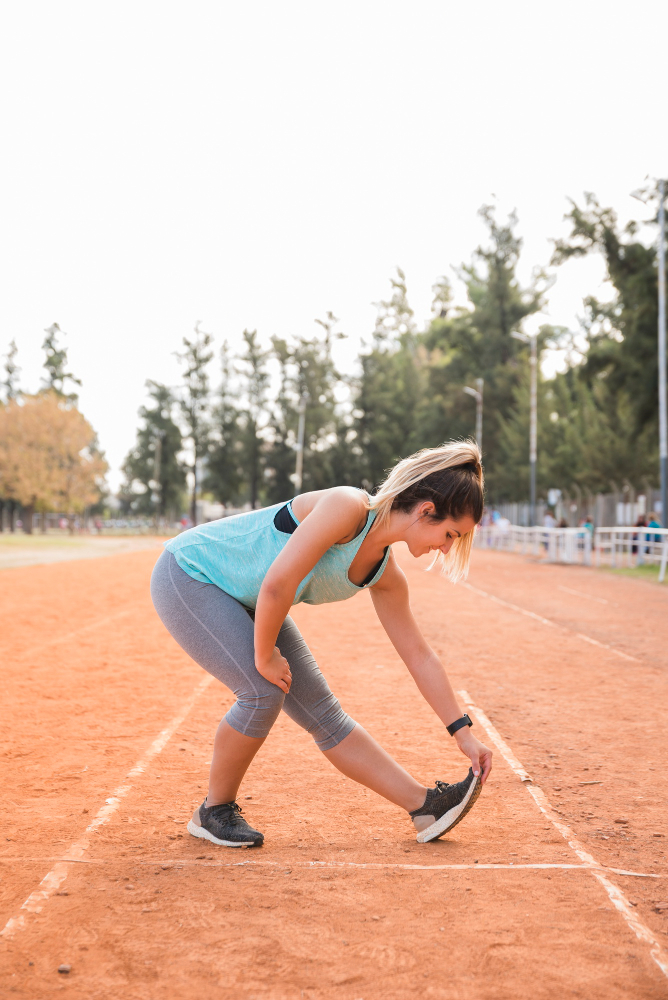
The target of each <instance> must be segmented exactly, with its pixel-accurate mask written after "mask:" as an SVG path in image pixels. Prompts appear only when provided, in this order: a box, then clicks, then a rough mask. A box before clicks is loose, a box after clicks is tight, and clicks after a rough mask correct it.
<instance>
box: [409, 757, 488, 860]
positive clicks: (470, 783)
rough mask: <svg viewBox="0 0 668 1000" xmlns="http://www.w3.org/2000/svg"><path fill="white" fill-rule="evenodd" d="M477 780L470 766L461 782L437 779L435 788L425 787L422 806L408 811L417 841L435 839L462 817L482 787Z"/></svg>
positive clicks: (455, 824)
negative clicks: (416, 833) (454, 782)
mask: <svg viewBox="0 0 668 1000" xmlns="http://www.w3.org/2000/svg"><path fill="white" fill-rule="evenodd" d="M480 779H481V775H478V777H477V778H476V776H475V775H474V773H473V768H472V767H470V768H469V773H468V774H467V776H466V777H465V778H464V780H463V781H458V782H457V783H456V784H455V785H448V784H447V783H446V782H445V781H437V782H436V787H435V788H428V789H427V797H426V799H425V800H424V805H423V806H421V807H420V808H419V809H414V810H413V812H412V813H410V817H411V819H412V820H413V823H414V824H415V828H416V830H418V831H419V832H418V835H417V842H418V844H427V843H428V842H429V841H430V840H437V839H438V838H439V837H442V836H443V834H444V833H447V832H448V830H452V828H453V826H457V824H458V823H459V822H460V820H462V819H464V817H465V816H466V814H467V812H468V811H469V809H470V808H471V806H472V805H473V803H474V802H475V800H476V799H477V798H478V796H479V795H480V791H481V789H482V783H481V780H480Z"/></svg>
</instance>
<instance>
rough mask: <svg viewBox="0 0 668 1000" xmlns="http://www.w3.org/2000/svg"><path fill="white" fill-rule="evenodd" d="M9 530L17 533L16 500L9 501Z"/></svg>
mask: <svg viewBox="0 0 668 1000" xmlns="http://www.w3.org/2000/svg"><path fill="white" fill-rule="evenodd" d="M9 530H10V531H11V532H12V534H13V533H14V532H15V531H16V500H10V501H9Z"/></svg>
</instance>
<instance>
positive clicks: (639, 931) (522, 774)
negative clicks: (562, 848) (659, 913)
mask: <svg viewBox="0 0 668 1000" xmlns="http://www.w3.org/2000/svg"><path fill="white" fill-rule="evenodd" d="M458 694H459V696H460V697H461V698H462V700H463V701H464V702H465V703H466V707H467V708H469V709H471V711H472V712H473V714H474V715H475V717H476V718H477V720H478V722H479V723H480V725H481V726H482V728H483V729H484V730H485V732H486V733H487V735H488V737H489V739H490V740H491V741H492V743H494V745H495V746H496V748H497V750H498V751H499V753H500V754H501V756H502V757H503V758H504V760H505V761H506V763H507V764H508V766H509V767H510V769H511V770H512V771H514V772H515V774H516V775H517V776H518V778H520V780H521V781H522V783H523V784H524V787H525V788H526V790H527V791H528V793H529V795H531V797H532V798H533V800H534V802H535V803H536V805H537V806H538V808H539V809H540V811H541V812H542V813H543V815H544V816H545V817H546V818H547V819H549V821H550V822H551V823H552V825H553V826H555V827H556V828H557V830H558V831H559V833H560V834H561V836H562V837H563V838H564V840H565V841H566V842H567V843H568V846H569V847H570V848H571V850H572V851H574V852H575V854H576V855H577V856H578V858H579V859H580V861H582V862H583V863H584V865H585V866H586V867H587V868H589V870H590V871H591V873H592V875H593V876H594V878H595V879H598V881H599V882H600V883H601V885H602V886H603V888H604V889H605V891H606V893H607V894H608V898H609V899H610V901H611V903H612V904H613V906H614V907H615V909H617V910H618V911H619V913H621V915H622V917H623V918H624V920H625V921H626V922H627V924H628V925H629V927H630V928H631V930H632V931H633V933H634V934H635V936H636V937H637V938H638V939H639V940H640V941H644V942H645V943H646V944H648V945H649V946H650V952H649V953H650V955H651V956H652V958H653V959H654V961H655V962H656V964H657V965H658V967H659V968H660V969H661V971H662V972H663V974H664V976H666V977H667V978H668V955H667V954H666V953H665V951H664V950H663V948H662V947H661V944H660V942H659V941H658V940H657V938H655V937H654V934H653V933H652V931H651V930H650V929H649V927H648V926H647V924H645V923H643V921H642V920H641V919H640V917H639V916H638V915H637V913H635V912H634V910H633V907H632V906H631V904H630V903H629V901H628V899H627V898H626V896H625V895H624V893H623V892H622V890H621V889H620V888H619V887H618V886H616V885H615V884H614V882H611V881H610V879H609V878H608V877H607V875H604V874H603V871H604V870H605V866H604V865H600V864H599V863H598V862H597V861H596V859H595V858H593V857H592V855H591V854H590V853H589V852H588V851H587V850H586V849H585V847H584V845H583V844H581V843H580V841H579V840H578V839H577V837H576V836H575V834H574V833H573V831H572V830H571V828H570V827H569V826H567V825H566V823H564V822H563V821H562V820H560V819H558V818H557V815H556V813H555V810H554V809H553V807H552V806H551V805H550V802H549V801H548V798H547V796H546V795H545V792H544V791H543V790H542V788H539V787H538V785H536V784H534V782H533V779H532V778H530V777H528V775H527V772H526V771H525V769H524V768H523V767H522V765H521V764H520V762H519V761H518V759H517V757H516V756H515V755H514V754H513V752H512V751H511V750H510V748H509V746H508V744H507V743H506V742H505V740H503V739H502V738H501V736H500V734H499V733H498V732H497V730H496V728H495V727H494V726H493V725H492V723H491V722H490V721H489V719H488V718H487V716H486V715H485V713H484V712H483V711H482V709H480V708H478V706H477V705H476V704H475V702H474V701H473V699H472V698H471V696H470V694H469V693H468V692H467V691H459V692H458ZM593 869H597V870H593Z"/></svg>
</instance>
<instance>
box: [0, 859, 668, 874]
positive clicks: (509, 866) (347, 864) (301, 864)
mask: <svg viewBox="0 0 668 1000" xmlns="http://www.w3.org/2000/svg"><path fill="white" fill-rule="evenodd" d="M61 860H64V859H62V858H0V862H2V861H6V862H7V863H11V864H18V863H19V862H32V861H61ZM119 863H120V864H121V865H123V866H125V867H127V866H128V865H130V866H132V867H134V866H135V865H153V866H155V865H160V867H161V868H172V867H179V866H182V865H190V866H191V867H195V868H239V867H243V866H244V865H263V866H267V865H269V866H270V867H273V868H288V867H291V868H374V869H376V868H377V869H378V870H384V869H385V868H402V869H406V870H408V871H412V870H415V871H429V872H431V871H450V870H451V869H452V870H454V871H463V870H467V871H469V870H470V871H475V870H476V869H477V868H494V869H496V868H501V869H503V870H507V871H515V870H516V869H518V870H519V869H536V870H537V871H542V870H543V869H546V868H549V869H552V868H555V869H566V870H568V871H599V868H596V867H595V866H592V865H575V864H566V863H563V862H551V861H534V862H527V863H523V862H520V861H509V862H507V863H501V862H490V861H483V862H482V863H477V862H476V863H474V864H471V862H468V863H463V864H451V865H409V864H405V863H404V864H400V863H399V862H397V863H393V862H387V863H384V862H375V861H202V860H201V859H199V860H198V859H196V860H193V859H192V858H165V856H164V855H163V856H162V857H159V858H139V857H137V858H124V859H123V861H121V862H118V861H117V860H116V859H115V858H85V859H84V858H71V859H69V861H68V864H80V865H118V864H119ZM600 870H601V871H606V872H613V873H614V874H615V875H628V876H630V877H632V878H658V879H661V878H666V877H667V876H665V875H657V874H656V873H654V872H632V871H627V869H626V868H608V867H607V866H605V865H601V866H600Z"/></svg>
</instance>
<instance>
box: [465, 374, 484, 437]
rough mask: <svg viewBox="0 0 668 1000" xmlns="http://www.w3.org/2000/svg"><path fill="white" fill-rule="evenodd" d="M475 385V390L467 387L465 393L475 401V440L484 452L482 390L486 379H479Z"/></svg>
mask: <svg viewBox="0 0 668 1000" xmlns="http://www.w3.org/2000/svg"><path fill="white" fill-rule="evenodd" d="M475 384H476V388H475V389H472V388H471V386H470V385H465V386H464V392H466V393H468V395H469V396H473V398H474V399H475V403H476V406H475V439H476V441H477V442H478V447H479V448H480V451H481V452H482V390H483V386H484V384H485V380H484V378H477V379H476V380H475Z"/></svg>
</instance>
